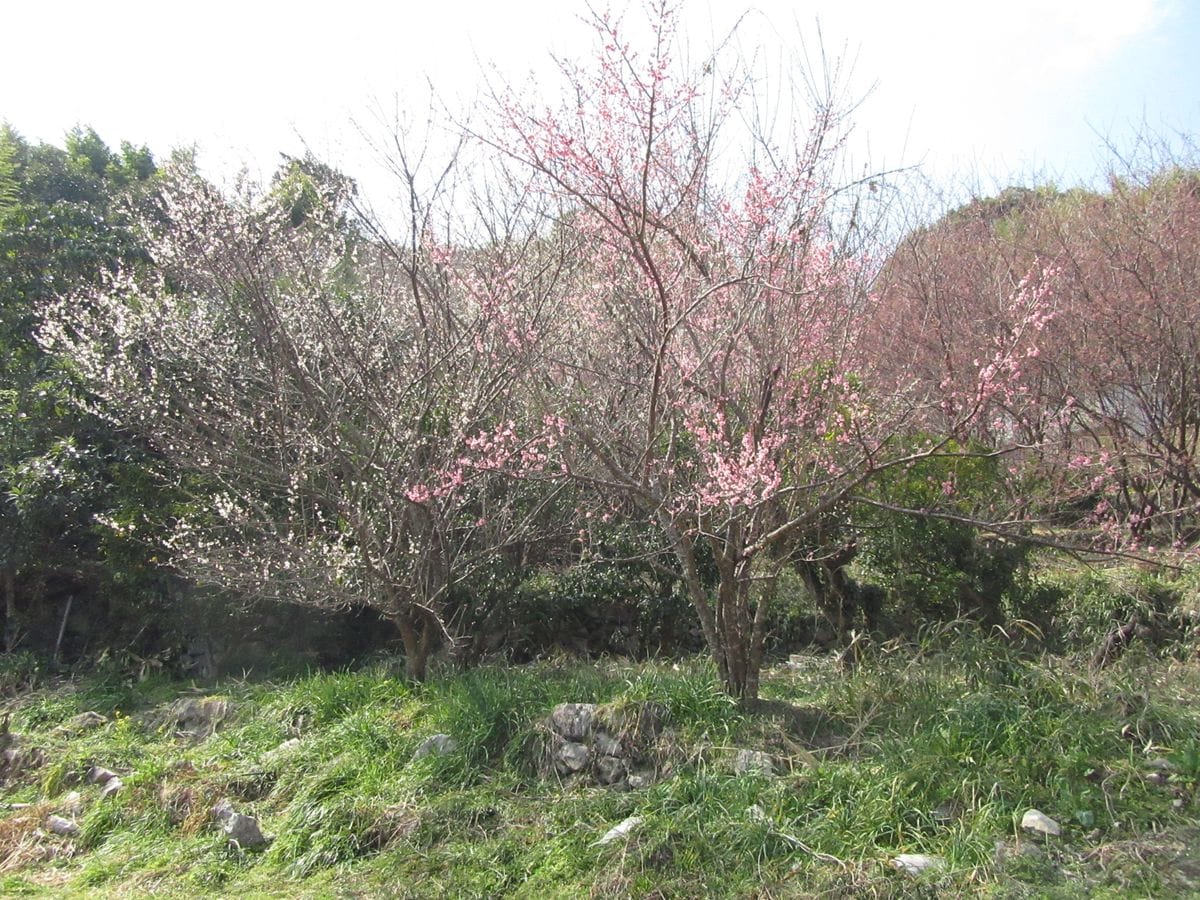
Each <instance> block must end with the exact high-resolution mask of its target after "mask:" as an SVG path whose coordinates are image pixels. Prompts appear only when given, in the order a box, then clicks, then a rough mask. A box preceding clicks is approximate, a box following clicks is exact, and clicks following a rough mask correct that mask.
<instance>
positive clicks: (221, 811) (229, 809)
mask: <svg viewBox="0 0 1200 900" xmlns="http://www.w3.org/2000/svg"><path fill="white" fill-rule="evenodd" d="M211 812H212V817H213V818H214V819H216V820H217V821H218V822H227V821H229V819H230V818H231V817H232V816H233V815H234V810H233V801H232V800H230V799H229V798H228V797H223V798H221V799H220V800H218V801H217V802H216V804H214V806H213V808H212V810H211Z"/></svg>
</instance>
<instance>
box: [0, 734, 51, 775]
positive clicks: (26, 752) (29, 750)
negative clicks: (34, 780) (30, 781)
mask: <svg viewBox="0 0 1200 900" xmlns="http://www.w3.org/2000/svg"><path fill="white" fill-rule="evenodd" d="M0 747H3V748H4V750H3V752H2V753H0V775H2V776H5V777H8V776H11V775H16V774H17V773H18V772H22V771H24V770H26V769H36V768H38V767H39V766H41V764H42V763H44V762H45V761H46V754H45V751H43V750H42V749H41V748H40V747H32V746H30V745H29V742H28V740H27V739H26V738H25V736H24V735H21V734H16V733H15V732H0Z"/></svg>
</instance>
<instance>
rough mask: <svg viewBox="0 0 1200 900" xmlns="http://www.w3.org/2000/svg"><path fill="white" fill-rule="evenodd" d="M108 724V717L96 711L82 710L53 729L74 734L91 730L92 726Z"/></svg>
mask: <svg viewBox="0 0 1200 900" xmlns="http://www.w3.org/2000/svg"><path fill="white" fill-rule="evenodd" d="M107 724H108V717H107V716H102V715H100V713H98V712H92V711H91V710H89V711H88V712H82V713H80V714H79V715H77V716H73V717H71V718H70V719H68V720H67V721H66V722H64V723H63V724H62V725H59V726H58V727H57V728H55V729H54V731H55V733H57V734H74V733H78V732H81V731H91V730H92V729H93V728H100V727H101V726H104V725H107Z"/></svg>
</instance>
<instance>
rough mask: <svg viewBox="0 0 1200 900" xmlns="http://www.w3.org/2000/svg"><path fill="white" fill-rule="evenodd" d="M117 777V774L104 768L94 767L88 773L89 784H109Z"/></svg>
mask: <svg viewBox="0 0 1200 900" xmlns="http://www.w3.org/2000/svg"><path fill="white" fill-rule="evenodd" d="M116 777H117V773H116V772H114V771H113V770H112V769H106V768H104V766H92V767H91V768H90V769H88V773H87V780H88V784H108V782H110V781H112V780H113V779H114V778H116Z"/></svg>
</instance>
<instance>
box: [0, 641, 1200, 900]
mask: <svg viewBox="0 0 1200 900" xmlns="http://www.w3.org/2000/svg"><path fill="white" fill-rule="evenodd" d="M1176 651H1177V652H1175V654H1174V655H1170V654H1166V655H1150V654H1147V653H1143V652H1141V651H1140V650H1139V649H1138V648H1137V647H1135V648H1134V649H1133V650H1131V651H1130V652H1129V653H1128V654H1126V655H1125V656H1124V657H1123V658H1122V659H1120V660H1119V661H1118V662H1117V663H1116V664H1115V665H1113V666H1111V667H1109V668H1107V669H1105V670H1104V671H1103V672H1100V673H1094V672H1091V671H1090V670H1089V669H1088V667H1087V665H1086V662H1084V661H1075V660H1072V659H1070V658H1065V657H1055V656H1048V655H1044V654H1031V653H1029V652H1027V651H1024V650H1023V649H1022V648H1021V647H1020V646H1018V645H1017V644H1016V643H1013V642H1010V641H1008V640H1006V639H1004V638H1002V637H993V638H984V637H981V636H980V635H979V634H978V633H976V632H974V631H973V630H971V629H970V628H969V627H967V626H954V627H948V628H944V629H942V630H940V631H939V632H937V633H934V634H931V635H929V636H927V637H926V639H925V640H924V641H923V642H922V643H921V644H920V645H919V646H908V647H904V648H899V647H898V648H895V649H891V650H886V649H878V650H876V651H875V652H874V653H872V654H869V655H868V656H867V657H866V658H865V659H864V660H863V661H862V662H861V664H859V665H858V666H856V667H855V668H854V669H853V670H851V671H847V670H844V669H842V668H839V667H838V666H837V665H835V664H834V662H833V660H832V659H831V658H828V657H821V656H811V657H809V656H806V657H801V658H798V659H797V660H796V661H795V663H794V664H792V665H788V666H780V667H778V668H776V669H774V670H773V671H772V672H771V674H770V676H769V677H768V679H767V681H766V684H765V688H764V692H763V693H764V696H765V697H766V698H767V700H766V701H765V702H763V703H762V704H760V706H759V707H758V708H756V709H754V710H744V709H740V708H738V707H736V706H735V705H733V704H732V703H731V702H730V701H729V700H728V699H727V698H725V697H724V696H723V695H722V694H721V692H720V690H719V688H718V685H717V680H716V678H715V675H714V673H713V672H712V671H711V670H710V668H709V667H708V666H707V665H706V664H704V663H703V662H700V661H695V662H690V663H687V664H670V663H664V664H645V665H633V664H625V663H620V662H607V663H602V664H590V663H580V662H573V661H557V662H553V661H552V662H545V663H540V664H536V665H532V666H527V667H520V668H515V667H496V668H483V669H479V670H476V671H471V672H467V673H460V674H450V673H447V674H445V675H442V676H440V677H437V678H435V679H433V680H432V681H431V682H429V683H427V684H424V685H419V686H413V685H408V684H405V683H404V682H402V681H400V680H398V679H397V678H396V677H394V675H393V673H391V672H390V671H389V670H388V669H387V668H386V667H385V666H380V667H376V668H373V669H370V670H366V671H358V672H347V673H340V674H321V675H313V676H311V677H306V678H302V679H298V680H295V681H291V682H289V683H284V684H277V683H246V682H238V681H230V682H226V683H223V684H220V685H217V686H215V687H209V688H206V689H204V690H203V691H200V690H197V689H195V688H194V687H192V686H189V685H185V684H178V683H168V682H165V681H161V680H155V679H150V680H146V681H143V682H140V683H126V682H123V681H121V680H119V679H114V678H109V679H102V678H92V679H88V680H80V681H71V682H64V683H56V684H48V685H45V686H42V687H35V688H33V689H26V690H23V691H22V692H21V693H19V694H16V695H14V696H12V697H11V698H10V700H9V702H8V706H9V708H10V710H11V722H10V728H11V730H12V732H14V733H19V734H21V735H23V739H22V740H21V741H18V742H15V743H13V745H12V746H14V747H22V748H25V751H26V753H25V758H26V759H29V755H28V752H27V751H28V750H29V749H30V748H36V749H38V750H41V751H42V753H43V754H44V760H43V761H42V762H41V764H40V765H23V764H21V763H20V761H18V765H17V769H16V771H9V773H8V778H7V781H6V783H5V786H4V788H3V795H2V801H3V803H2V806H0V895H4V896H23V895H31V896H32V895H54V896H72V895H74V896H114V897H121V896H142V895H148V894H156V895H161V896H168V897H172V896H180V897H182V896H196V895H218V896H221V895H238V896H247V897H256V896H261V897H327V896H328V897H334V896H389V897H502V896H511V897H537V898H551V897H564V898H566V897H571V898H574V897H586V896H594V897H625V896H630V897H701V896H705V897H810V896H827V897H837V896H846V897H850V896H854V897H864V896H865V897H893V896H895V897H901V896H903V897H911V896H946V897H951V896H986V897H1032V896H1038V897H1042V896H1050V897H1085V896H1087V897H1095V896H1100V897H1104V896H1111V897H1118V896H1119V897H1129V896H1145V897H1170V896H1179V897H1182V896H1200V801H1198V799H1197V796H1198V793H1197V784H1198V782H1200V660H1197V658H1196V657H1195V655H1194V654H1192V655H1191V656H1190V657H1189V655H1188V653H1186V652H1178V651H1179V648H1176ZM181 696H189V697H214V698H218V699H221V700H225V701H228V704H229V707H228V712H227V714H226V715H225V717H224V719H223V720H222V721H221V722H220V723H219V725H218V727H217V729H216V731H215V732H214V733H213V734H211V735H205V734H203V733H201V734H198V735H191V736H189V735H181V734H179V733H178V723H177V722H175V721H174V719H173V718H172V716H171V715H170V714H169V713H168V712H167V710H168V709H169V708H170V705H171V703H172V702H174V701H176V700H177V699H178V698H179V697H181ZM647 699H649V700H655V701H657V702H659V703H661V704H664V705H665V707H666V709H667V710H668V712H669V727H668V729H667V731H666V732H665V733H664V735H663V737H662V738H661V739H660V742H659V747H658V750H659V752H660V754H661V760H662V762H663V764H664V765H665V766H668V767H669V768H670V769H671V772H672V774H671V776H670V777H668V778H665V779H663V780H662V781H660V782H658V783H657V784H655V785H654V786H652V787H650V788H648V789H646V790H642V791H633V792H624V793H621V792H616V791H612V790H610V789H606V788H602V787H597V786H586V785H583V784H576V785H570V786H566V787H564V786H563V785H562V784H560V783H559V782H558V780H557V779H555V778H553V777H549V778H547V777H545V775H544V774H541V773H539V770H538V766H537V764H536V762H537V759H538V758H539V756H540V752H539V751H540V747H541V744H542V743H543V742H544V740H545V732H544V729H543V727H542V726H541V725H539V722H540V720H541V719H543V718H544V717H545V716H546V714H547V713H548V712H549V711H550V709H551V708H552V707H553V706H554V705H555V704H557V703H560V702H565V701H592V702H602V703H609V702H615V703H620V702H626V701H638V700H647ZM89 710H93V711H96V712H99V713H102V714H104V715H105V716H107V717H108V722H107V723H106V724H103V725H100V726H98V727H94V728H91V729H82V728H81V729H79V730H72V729H71V728H69V727H64V726H67V725H68V724H69V723H70V722H71V721H72V719H73V717H75V716H77V715H78V714H79V713H82V712H85V711H89ZM440 732H444V733H447V734H450V735H453V736H454V737H455V738H456V740H457V741H458V745H459V749H458V750H457V751H456V752H454V753H452V754H450V755H449V756H445V757H429V758H425V759H420V760H415V761H414V760H413V753H414V750H415V749H416V748H417V746H418V745H419V744H420V742H421V741H422V740H423V739H424V738H426V737H428V736H429V735H431V734H434V733H440ZM291 738H298V739H299V742H298V743H296V744H294V745H290V746H291V749H290V750H289V751H286V752H279V753H275V754H272V753H271V751H272V750H274V749H275V748H277V747H279V746H280V745H281V744H282V743H283V742H285V741H287V740H289V739H291ZM739 748H754V749H758V750H765V751H767V752H769V753H770V754H772V756H773V757H774V758H775V761H776V764H777V768H778V769H779V772H780V774H778V775H776V776H774V777H770V776H765V775H738V774H736V773H735V772H734V765H733V760H734V757H735V755H736V751H737V750H738V749H739ZM1162 759H1166V760H1168V762H1169V767H1164V768H1162V769H1159V768H1155V767H1154V766H1155V765H1163V764H1162V763H1161V762H1159V763H1155V762H1154V761H1155V760H1162ZM94 765H102V766H106V767H108V768H110V769H112V770H114V771H116V772H118V773H119V774H120V775H121V777H122V778H123V781H124V788H123V789H122V790H121V791H119V792H118V793H116V794H114V795H113V796H110V797H106V798H101V797H100V796H99V788H98V787H97V786H95V785H91V784H88V783H87V782H86V781H85V780H84V778H83V776H84V774H85V773H86V772H87V771H88V770H89V768H90V767H92V766H94ZM71 792H78V794H79V808H78V809H77V810H75V811H74V813H73V814H72V811H71V810H70V809H68V808H67V807H68V806H69V805H70V796H71ZM222 798H230V799H231V801H232V802H233V804H234V806H235V807H236V808H237V809H238V810H239V811H244V812H247V813H251V814H254V815H256V816H257V817H259V819H260V820H261V822H262V825H263V829H264V830H265V831H266V832H267V834H268V835H269V836H270V837H271V838H272V840H271V843H270V844H269V845H268V846H267V847H266V848H265V849H261V850H240V849H238V848H236V847H230V846H229V845H228V844H227V841H226V839H225V836H224V834H223V833H222V831H221V828H220V826H219V824H218V823H217V822H215V821H214V819H213V817H212V814H211V809H212V807H213V805H214V804H216V803H217V802H218V801H219V800H221V799H222ZM1031 807H1036V808H1038V809H1040V810H1042V811H1043V812H1045V813H1046V814H1047V815H1050V816H1052V817H1053V818H1054V819H1056V820H1057V821H1059V822H1060V823H1061V824H1062V835H1061V837H1058V838H1052V839H1048V840H1045V841H1041V840H1036V839H1033V838H1029V837H1026V836H1024V835H1022V834H1021V833H1020V828H1019V824H1018V823H1019V821H1020V818H1021V815H1022V814H1023V813H1024V811H1025V810H1027V809H1029V808H1031ZM55 813H57V814H60V815H62V816H64V817H65V818H68V819H71V818H74V820H75V821H77V823H78V825H79V833H78V835H76V836H73V837H70V836H68V837H60V836H56V835H53V834H49V833H47V830H46V827H45V826H46V816H48V815H50V814H55ZM635 815H636V816H639V817H641V819H642V822H641V825H640V826H639V827H638V828H636V829H635V830H633V831H632V832H631V833H630V834H629V836H628V837H627V838H625V839H623V840H617V841H614V842H612V843H609V844H606V845H602V846H601V845H597V841H598V839H599V838H600V837H601V836H602V835H603V834H604V833H605V832H606V831H608V829H610V828H611V827H613V826H614V825H616V824H617V823H619V822H621V821H623V820H625V819H626V818H628V817H630V816H635ZM998 848H999V849H998ZM913 852H916V853H927V854H933V855H937V856H939V857H941V858H942V860H943V861H944V862H943V865H942V867H941V868H940V869H938V870H937V871H935V872H932V873H929V874H925V875H921V876H918V877H914V876H910V875H906V874H903V873H901V872H898V871H896V870H895V869H894V868H893V867H892V866H891V865H890V863H889V861H890V860H891V859H892V857H894V856H895V855H896V854H897V853H913Z"/></svg>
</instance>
